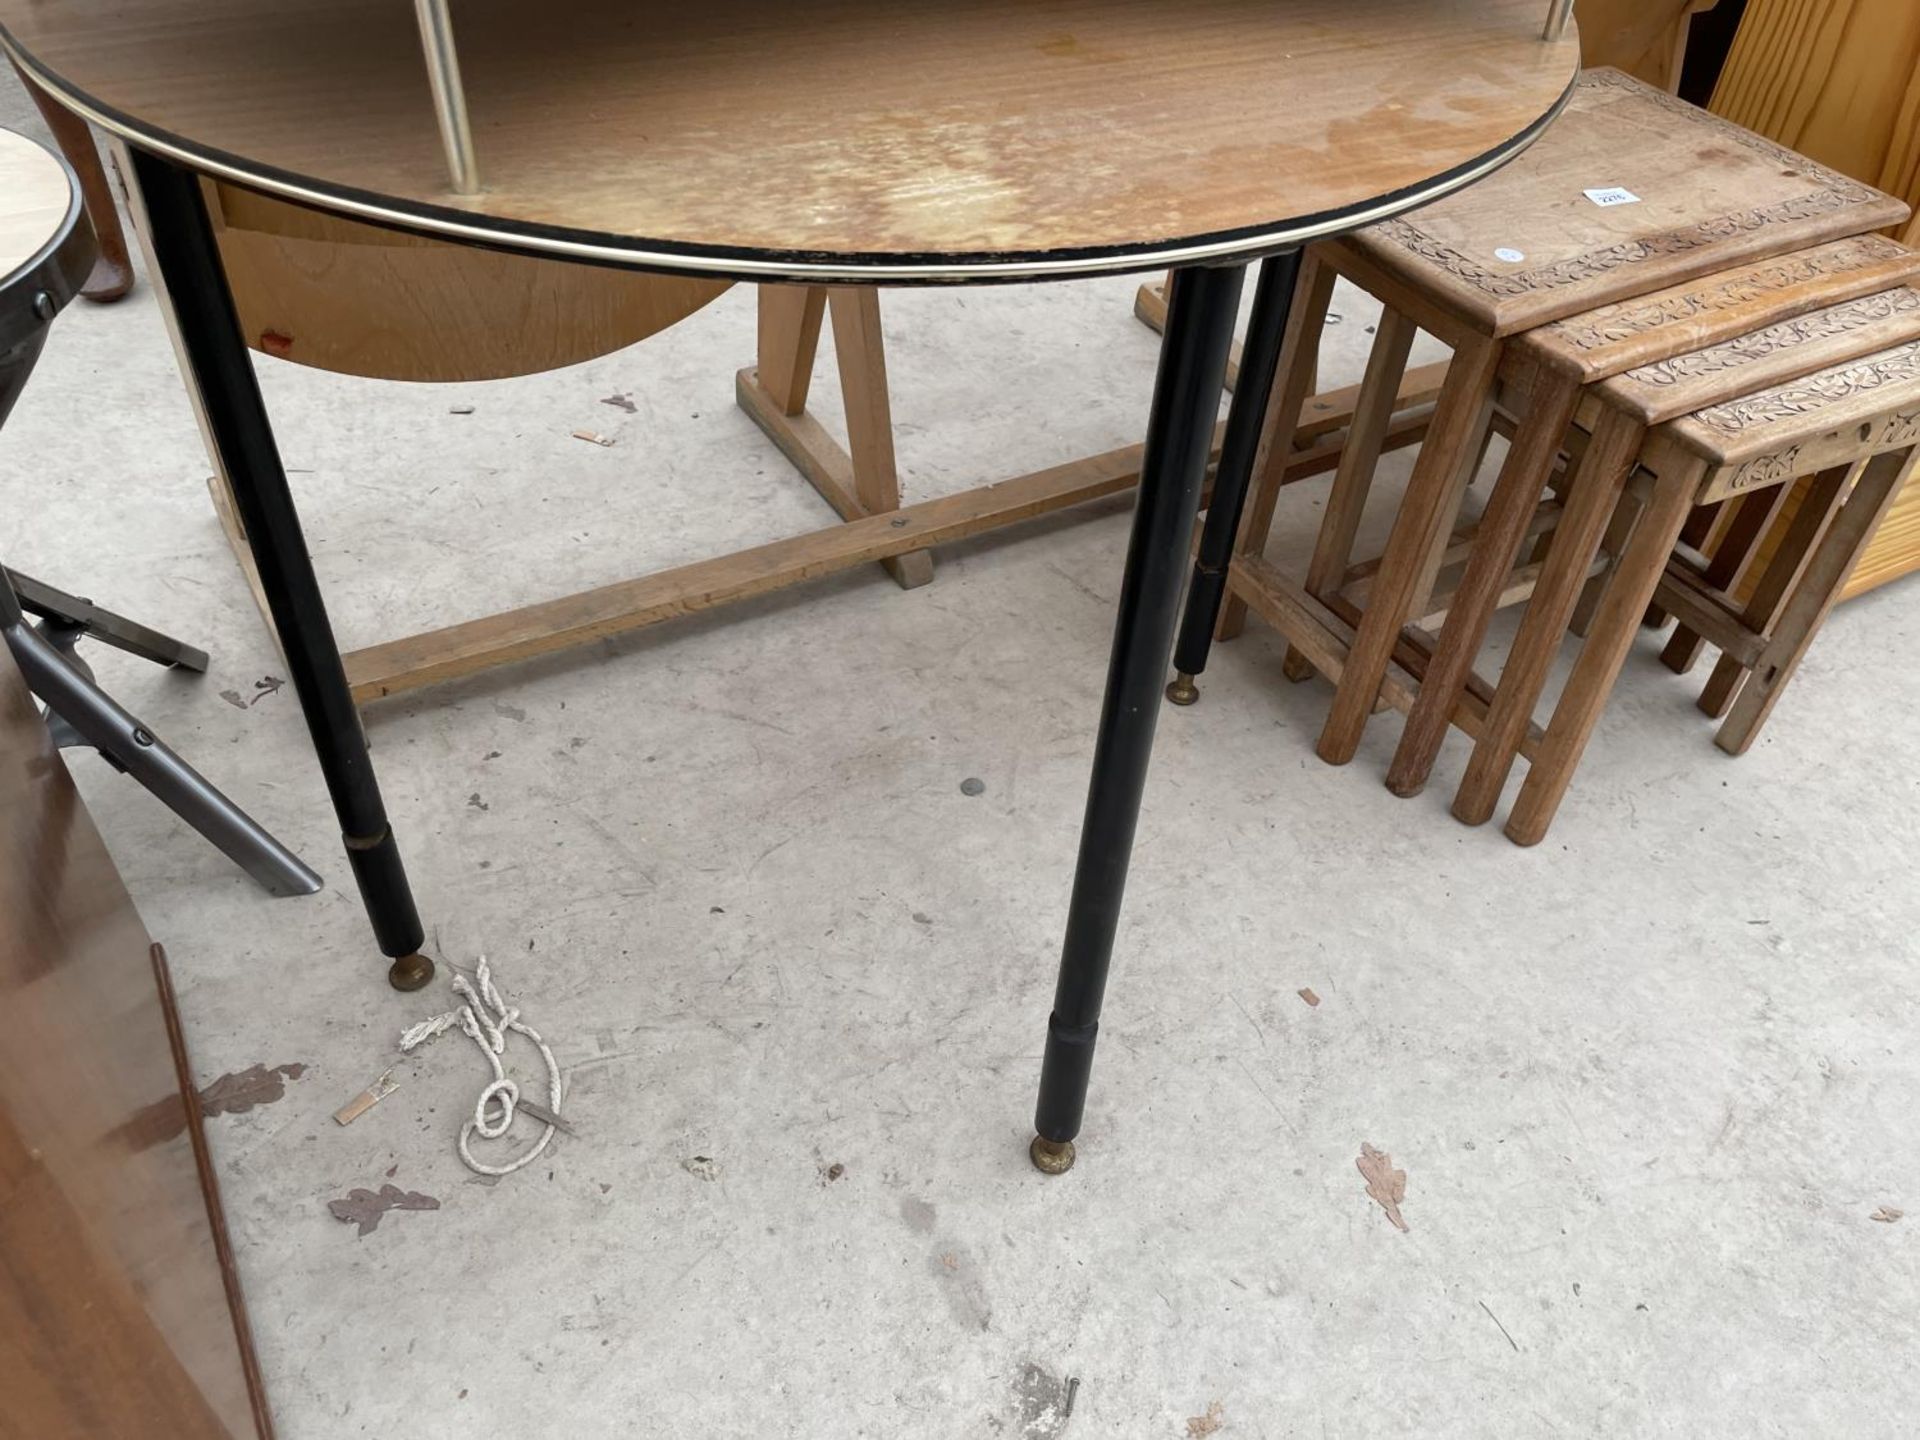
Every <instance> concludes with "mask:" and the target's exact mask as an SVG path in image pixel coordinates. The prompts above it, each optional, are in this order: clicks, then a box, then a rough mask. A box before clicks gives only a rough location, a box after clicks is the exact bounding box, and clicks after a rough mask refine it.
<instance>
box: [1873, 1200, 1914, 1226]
mask: <svg viewBox="0 0 1920 1440" xmlns="http://www.w3.org/2000/svg"><path fill="white" fill-rule="evenodd" d="M1906 1214H1907V1212H1906V1211H1904V1210H1896V1209H1894V1208H1893V1207H1892V1206H1891V1205H1882V1206H1881V1207H1880V1208H1879V1209H1878V1210H1876V1211H1874V1212H1873V1214H1871V1215H1869V1216H1868V1217H1867V1218H1868V1219H1869V1220H1878V1221H1879V1222H1880V1223H1881V1224H1882V1225H1891V1224H1893V1223H1894V1221H1896V1220H1904V1219H1905V1218H1906Z"/></svg>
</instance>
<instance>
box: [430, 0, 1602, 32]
mask: <svg viewBox="0 0 1920 1440" xmlns="http://www.w3.org/2000/svg"><path fill="white" fill-rule="evenodd" d="M421 3H422V4H425V3H426V0H421ZM1572 16H1573V0H1547V28H1546V33H1545V34H1543V35H1542V36H1541V37H1540V38H1541V39H1543V40H1546V41H1549V42H1551V41H1555V40H1558V39H1559V38H1560V37H1561V36H1562V35H1564V34H1566V33H1567V21H1568V20H1569V19H1571V18H1572Z"/></svg>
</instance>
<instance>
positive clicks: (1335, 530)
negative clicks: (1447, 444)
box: [1262, 307, 1419, 680]
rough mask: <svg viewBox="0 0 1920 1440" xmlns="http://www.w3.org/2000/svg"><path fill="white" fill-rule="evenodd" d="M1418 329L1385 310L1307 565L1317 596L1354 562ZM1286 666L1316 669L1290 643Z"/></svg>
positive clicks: (1292, 673) (1293, 670) (1296, 670)
mask: <svg viewBox="0 0 1920 1440" xmlns="http://www.w3.org/2000/svg"><path fill="white" fill-rule="evenodd" d="M1418 333H1419V327H1418V326H1417V325H1415V324H1414V323H1413V321H1411V320H1410V319H1408V318H1407V317H1406V316H1405V315H1402V314H1401V313H1400V312H1399V311H1397V310H1395V309H1393V308H1391V307H1389V308H1388V309H1387V310H1386V311H1385V312H1384V313H1383V314H1382V315H1381V316H1380V325H1379V328H1378V329H1377V330H1376V331H1375V333H1374V338H1373V350H1372V352H1371V353H1370V354H1369V355H1368V356H1367V370H1366V374H1365V376H1364V377H1363V378H1362V379H1361V381H1360V394H1359V398H1358V399H1357V400H1356V401H1355V403H1354V408H1353V425H1352V428H1351V429H1350V430H1349V431H1348V432H1347V443H1346V445H1345V446H1344V447H1343V448H1342V449H1341V451H1340V465H1339V468H1338V469H1336V470H1335V471H1334V476H1333V488H1332V489H1331V490H1330V491H1329V492H1328V493H1327V506H1326V509H1325V510H1324V511H1323V512H1322V513H1321V516H1320V532H1319V534H1318V535H1317V536H1316V537H1315V540H1314V546H1313V559H1312V561H1311V562H1310V563H1309V564H1308V566H1307V593H1308V594H1309V595H1312V596H1314V597H1315V598H1317V599H1320V600H1325V599H1326V598H1327V597H1328V596H1329V595H1330V594H1332V593H1333V592H1334V591H1335V590H1338V589H1339V588H1340V584H1341V582H1342V580H1343V579H1344V578H1345V576H1346V573H1347V567H1348V566H1349V565H1351V564H1352V563H1353V537H1354V534H1355V532H1356V531H1358V530H1359V528H1360V517H1361V516H1362V515H1363V514H1364V513H1365V511H1366V508H1367V497H1368V496H1369V495H1370V494H1371V493H1372V492H1373V472H1374V470H1375V468H1376V467H1377V466H1378V465H1379V463H1380V454H1381V450H1382V448H1383V447H1384V445H1385V443H1386V433H1387V426H1388V424H1389V423H1391V421H1392V420H1393V412H1394V406H1395V404H1396V403H1397V401H1398V400H1399V396H1400V382H1401V380H1402V379H1403V378H1404V377H1405V375H1406V372H1407V356H1408V354H1409V353H1410V352H1411V351H1412V349H1413V338H1414V336H1415V335H1417V334H1418ZM1264 538H1265V537H1264V536H1263V537H1262V539H1263V540H1264ZM1285 671H1286V676H1287V678H1288V679H1289V680H1305V679H1306V678H1307V677H1308V676H1309V675H1312V674H1313V673H1314V665H1313V662H1312V661H1311V660H1309V659H1308V658H1307V657H1306V655H1305V654H1304V653H1302V652H1301V651H1299V650H1297V649H1295V648H1293V647H1292V646H1289V647H1288V648H1287V657H1286V661H1285Z"/></svg>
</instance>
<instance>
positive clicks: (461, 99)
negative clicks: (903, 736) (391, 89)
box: [413, 0, 480, 195]
mask: <svg viewBox="0 0 1920 1440" xmlns="http://www.w3.org/2000/svg"><path fill="white" fill-rule="evenodd" d="M413 9H414V15H415V17H416V18H417V19H418V20H419V22H420V51H421V54H422V55H423V56H424V57H425V58H426V62H427V81H428V83H429V84H431V85H432V87H433V109H434V114H435V116H436V117H437V118H438V119H439V121H440V146H441V148H442V149H443V150H445V151H446V154H447V178H448V179H449V181H451V183H452V185H453V193H454V194H456V195H478V194H479V193H480V161H479V159H478V157H477V156H476V155H475V154H474V150H473V124H472V122H471V121H470V120H469V119H468V118H467V92H466V88H465V87H464V86H463V85H461V83H460V52H459V51H458V50H456V49H455V48H454V44H453V17H452V16H451V15H450V14H448V13H447V0H413Z"/></svg>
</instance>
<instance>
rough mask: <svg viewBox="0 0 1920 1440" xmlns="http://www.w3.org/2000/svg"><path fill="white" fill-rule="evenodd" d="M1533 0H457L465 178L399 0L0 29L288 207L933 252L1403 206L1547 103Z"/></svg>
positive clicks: (748, 246)
mask: <svg viewBox="0 0 1920 1440" xmlns="http://www.w3.org/2000/svg"><path fill="white" fill-rule="evenodd" d="M1545 13H1546V5H1545V3H1544V0H1178V3H1170V0H816V3H799V0H789V3H781V4H774V3H770V0H708V3H705V4H700V5H687V4H684V3H678V4H663V3H659V0H554V3H551V4H548V5H545V6H539V7H532V6H528V5H527V4H526V3H525V0H459V3H457V4H455V5H454V6H453V7H452V15H453V24H454V32H455V37H456V41H457V47H458V54H459V59H460V66H461V69H462V72H463V76H464V88H465V92H466V95H467V98H468V103H469V106H470V110H471V115H472V123H473V131H474V136H475V141H476V149H477V152H478V159H479V172H480V180H481V187H482V188H481V192H480V193H479V194H477V195H473V196H456V195H454V194H453V193H451V190H450V186H449V182H448V178H447V175H448V172H447V167H446V163H445V160H444V153H443V151H442V148H441V142H440V136H439V131H438V128H437V126H436V121H435V111H434V107H433V101H432V95H431V91H430V88H429V85H428V82H427V77H426V70H425V64H424V61H423V59H422V51H421V44H420V38H419V32H418V29H417V26H416V21H415V15H414V7H413V6H412V5H409V4H407V3H405V0H286V3H276V4H271V5H266V4H261V3H259V0H0V27H3V29H4V35H5V38H6V41H7V44H8V46H9V48H10V49H11V50H12V51H13V53H14V54H15V56H16V58H18V59H19V60H20V61H21V62H22V63H23V64H24V65H25V67H26V68H27V69H28V70H29V72H31V73H33V74H34V75H36V76H37V77H38V78H39V79H40V80H41V82H42V83H43V84H45V85H46V86H47V87H48V88H50V89H51V90H53V91H54V92H55V93H56V94H57V95H59V96H60V97H61V98H63V99H65V100H66V101H68V102H69V103H70V104H73V105H75V106H76V107H77V108H80V109H81V110H82V111H83V112H86V113H89V114H91V115H92V117H93V118H95V119H96V120H99V121H101V122H103V123H105V124H106V125H108V126H109V127H110V128H113V129H116V130H118V131H120V132H121V133H123V134H126V135H128V136H129V137H130V138H133V139H134V140H136V142H138V143H142V144H145V145H147V146H149V147H150V148H158V149H161V150H163V151H166V152H168V153H171V154H173V155H174V157H175V158H176V159H182V160H185V161H187V162H188V163H190V164H193V165H195V166H196V167H197V168H201V169H203V170H208V171H212V172H214V173H224V174H226V175H227V176H228V177H229V178H238V179H245V180H249V181H251V182H252V183H254V184H257V185H261V186H263V187H265V188H268V189H270V190H273V191H275V192H276V193H281V194H284V195H288V196H291V197H293V198H300V199H305V200H307V201H308V202H310V203H322V204H325V205H328V206H329V207H331V208H339V209H343V210H347V211H350V212H352V213H358V214H362V215H365V216H368V217H370V218H389V219H400V220H402V221H404V222H405V223H409V224H413V225H416V226H421V227H425V228H432V229H439V230H443V231H446V232H449V233H456V234H457V233H461V230H460V227H461V226H462V225H463V224H465V225H469V226H473V227H475V228H476V229H478V230H481V231H484V232H487V233H489V234H492V235H494V236H496V237H497V236H499V235H501V234H510V235H511V236H512V237H514V238H515V239H516V241H517V242H519V243H524V244H525V245H526V246H527V248H530V249H544V250H550V251H557V252H560V253H576V254H588V255H590V254H593V253H596V252H602V253H605V254H607V255H609V256H613V257H621V258H628V259H633V258H636V257H639V258H645V257H651V259H653V260H654V261H656V262H659V263H663V264H667V265H686V266H689V267H692V268H701V267H702V266H703V265H704V266H705V267H706V268H719V269H721V270H724V271H726V272H728V273H734V274H741V275H750V274H754V273H760V272H758V271H757V269H756V267H758V266H763V265H764V266H768V267H771V269H772V270H776V271H778V270H785V271H787V272H791V273H795V274H801V273H831V272H834V271H847V272H853V273H859V274H863V275H871V276H872V277H873V278H912V277H914V276H919V277H921V278H940V277H942V276H951V275H954V274H956V273H958V272H962V271H980V270H982V269H983V268H984V269H985V270H988V271H991V270H995V269H998V270H999V271H1000V272H1002V273H1005V274H1009V275H1012V274H1020V273H1040V272H1047V273H1094V272H1099V271H1115V270H1123V269H1141V268H1148V267H1150V266H1152V265H1153V264H1155V263H1158V262H1161V261H1165V260H1169V259H1199V258H1212V257H1216V256H1224V255H1230V254H1235V253H1253V252H1254V251H1256V250H1257V249H1260V248H1262V247H1263V246H1264V247H1265V248H1273V245H1274V243H1275V242H1276V241H1282V242H1283V241H1286V240H1289V239H1298V238H1306V237H1308V236H1310V235H1312V234H1315V233H1322V232H1325V231H1328V230H1332V229H1339V228H1346V227H1349V226H1351V225H1352V224H1355V223H1360V222H1362V221H1364V220H1368V219H1374V218H1380V216H1381V215H1383V214H1385V213H1391V212H1392V211H1394V210H1395V209H1397V208H1403V207H1404V206H1405V205H1406V204H1409V203H1412V202H1413V201H1415V200H1417V199H1420V198H1425V197H1428V196H1430V195H1431V194H1432V193H1433V192H1434V191H1435V190H1437V189H1445V188H1446V187H1447V186H1449V185H1451V184H1454V183H1458V182H1459V181H1461V180H1464V179H1466V178H1468V177H1469V176H1470V175H1472V174H1474V173H1477V172H1478V171H1479V170H1481V169H1484V168H1485V167H1486V166H1488V165H1490V164H1494V163H1497V162H1498V161H1499V160H1500V159H1503V158H1505V157H1506V156H1507V155H1509V154H1510V153H1512V152H1513V151H1514V150H1515V149H1517V148H1519V147H1522V146H1524V144H1526V143H1527V142H1528V141H1529V140H1530V139H1531V138H1532V135H1533V134H1534V133H1535V132H1536V131H1537V129H1538V128H1539V127H1540V126H1541V124H1542V123H1543V122H1544V121H1545V120H1546V119H1547V118H1548V117H1549V116H1550V115H1551V114H1552V113H1553V112H1554V111H1555V109H1556V107H1557V106H1558V105H1559V104H1560V103H1561V101H1562V100H1563V98H1564V96H1565V93H1566V91H1567V88H1568V86H1569V85H1570V83H1571V82H1572V80H1573V77H1574V74H1575V71H1576V69H1577V66H1578V51H1579V45H1578V39H1577V36H1576V34H1575V33H1574V31H1573V29H1572V28H1571V27H1569V29H1568V32H1567V34H1566V36H1565V37H1564V38H1563V39H1561V40H1559V41H1557V42H1553V43H1548V42H1546V41H1544V40H1542V38H1541V29H1542V22H1543V20H1544V18H1545ZM716 261H725V262H727V263H724V264H718V265H717V266H716V264H715V262H716ZM890 269H891V270H892V271H893V272H896V273H894V274H893V275H891V276H889V275H888V273H887V272H888V271H889V270H890Z"/></svg>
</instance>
